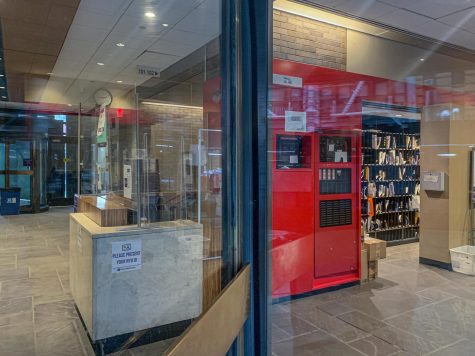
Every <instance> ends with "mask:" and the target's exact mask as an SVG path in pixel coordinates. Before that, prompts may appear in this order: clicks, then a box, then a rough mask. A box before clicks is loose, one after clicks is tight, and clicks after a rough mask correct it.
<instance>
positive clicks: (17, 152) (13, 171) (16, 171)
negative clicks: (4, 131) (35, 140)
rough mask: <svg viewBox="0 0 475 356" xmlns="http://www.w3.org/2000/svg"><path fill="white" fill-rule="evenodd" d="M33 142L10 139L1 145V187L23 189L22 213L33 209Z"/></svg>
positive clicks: (21, 197) (21, 195) (21, 194)
mask: <svg viewBox="0 0 475 356" xmlns="http://www.w3.org/2000/svg"><path fill="white" fill-rule="evenodd" d="M32 165H33V160H32V144H31V140H27V139H18V140H17V139H14V138H10V139H8V140H4V142H2V143H0V187H2V188H12V187H18V188H20V189H21V193H20V199H21V200H20V204H21V211H23V212H30V211H31V209H32V204H31V202H32V190H31V181H32V176H33V170H32Z"/></svg>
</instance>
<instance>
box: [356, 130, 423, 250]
mask: <svg viewBox="0 0 475 356" xmlns="http://www.w3.org/2000/svg"><path fill="white" fill-rule="evenodd" d="M386 129H388V130H387V131H382V130H375V129H364V130H363V131H362V167H361V168H362V170H361V206H362V209H361V211H362V214H361V220H362V225H363V228H364V231H365V233H367V234H369V235H370V236H371V237H375V238H377V239H381V240H385V241H387V243H388V245H396V244H401V243H409V242H415V241H418V239H419V220H420V219H419V205H420V198H419V196H420V181H419V179H420V167H419V160H420V150H419V146H420V134H419V133H414V132H411V133H405V132H395V131H396V129H398V128H397V127H396V128H394V130H391V128H388V127H386ZM413 131H415V130H413Z"/></svg>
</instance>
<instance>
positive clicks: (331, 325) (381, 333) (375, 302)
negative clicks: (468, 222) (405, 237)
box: [272, 244, 475, 356]
mask: <svg viewBox="0 0 475 356" xmlns="http://www.w3.org/2000/svg"><path fill="white" fill-rule="evenodd" d="M418 249H419V245H418V244H409V245H400V246H395V247H390V248H388V250H387V251H388V256H387V258H386V259H385V260H381V261H380V263H379V278H378V279H376V280H374V281H372V282H370V283H368V284H365V285H361V286H354V287H350V288H346V289H341V290H338V291H335V292H331V293H325V294H320V295H315V296H311V297H307V298H303V299H298V300H294V301H291V302H286V303H281V304H278V305H274V306H273V320H272V322H273V326H272V340H273V345H272V350H273V355H275V356H284V355H295V356H301V355H328V356H336V355H345V356H347V355H348V356H350V355H361V354H363V355H378V356H379V355H398V356H399V355H401V356H402V355H437V356H449V355H454V356H463V355H473V354H474V351H473V350H474V349H475V343H474V342H473V340H475V280H474V279H473V278H472V277H468V276H465V275H462V274H458V273H455V272H449V271H446V270H442V269H438V268H433V267H429V266H425V265H420V264H419V263H418ZM315 350H318V352H316V351H315Z"/></svg>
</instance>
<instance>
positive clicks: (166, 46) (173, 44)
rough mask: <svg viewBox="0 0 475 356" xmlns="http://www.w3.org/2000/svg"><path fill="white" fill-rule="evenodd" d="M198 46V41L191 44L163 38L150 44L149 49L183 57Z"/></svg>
mask: <svg viewBox="0 0 475 356" xmlns="http://www.w3.org/2000/svg"><path fill="white" fill-rule="evenodd" d="M206 42H207V41H206ZM206 42H204V43H202V45H204V44H205V43H206ZM199 47H201V45H200V44H199V43H196V44H195V45H192V44H185V43H182V42H178V41H167V40H164V39H160V40H158V41H157V42H156V43H155V44H154V45H153V46H151V47H150V48H149V50H150V51H153V52H159V53H164V54H171V55H175V56H180V57H184V56H186V55H188V54H190V53H192V52H193V51H195V50H196V49H198V48H199Z"/></svg>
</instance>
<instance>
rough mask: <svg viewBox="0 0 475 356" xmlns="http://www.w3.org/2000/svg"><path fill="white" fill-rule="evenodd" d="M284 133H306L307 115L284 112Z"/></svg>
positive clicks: (303, 112)
mask: <svg viewBox="0 0 475 356" xmlns="http://www.w3.org/2000/svg"><path fill="white" fill-rule="evenodd" d="M285 131H286V132H307V113H306V112H305V111H286V112H285Z"/></svg>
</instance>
